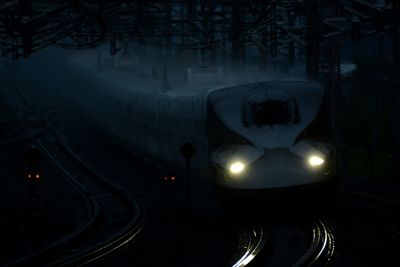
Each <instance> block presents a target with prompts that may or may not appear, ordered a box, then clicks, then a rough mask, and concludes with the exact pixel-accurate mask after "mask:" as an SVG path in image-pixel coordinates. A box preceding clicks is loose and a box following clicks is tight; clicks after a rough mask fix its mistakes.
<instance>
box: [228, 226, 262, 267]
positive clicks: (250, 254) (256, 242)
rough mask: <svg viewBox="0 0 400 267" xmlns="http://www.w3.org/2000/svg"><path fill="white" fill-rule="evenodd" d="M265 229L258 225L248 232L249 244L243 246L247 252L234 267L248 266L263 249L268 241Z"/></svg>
mask: <svg viewBox="0 0 400 267" xmlns="http://www.w3.org/2000/svg"><path fill="white" fill-rule="evenodd" d="M265 229H266V228H265V227H263V226H260V225H257V226H254V227H252V229H251V230H248V232H247V240H248V241H247V243H246V244H245V245H244V246H243V248H245V251H244V252H243V253H242V255H241V256H240V258H239V259H238V260H236V262H235V263H234V264H233V265H232V267H243V266H246V265H248V264H249V263H250V262H251V261H252V260H253V259H254V258H255V257H256V256H257V255H258V254H259V253H260V251H261V250H262V249H263V247H264V245H265V242H266V240H267V237H268V235H267V233H266V231H265Z"/></svg>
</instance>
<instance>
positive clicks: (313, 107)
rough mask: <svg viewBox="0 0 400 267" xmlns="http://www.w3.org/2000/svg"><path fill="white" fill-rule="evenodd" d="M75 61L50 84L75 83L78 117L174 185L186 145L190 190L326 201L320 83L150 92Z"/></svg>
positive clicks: (326, 147)
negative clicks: (169, 174) (160, 169)
mask: <svg viewBox="0 0 400 267" xmlns="http://www.w3.org/2000/svg"><path fill="white" fill-rule="evenodd" d="M82 62H83V61H82ZM82 62H81V61H79V60H72V61H71V62H70V63H68V64H69V65H68V64H65V65H68V66H69V67H63V69H62V72H60V73H59V77H64V80H65V83H66V86H69V87H70V88H71V87H73V86H75V85H74V84H73V83H74V80H76V86H77V87H79V88H81V89H77V93H76V94H77V96H78V97H77V98H78V99H79V100H80V101H82V104H83V106H84V107H85V109H86V112H87V113H89V114H91V115H90V116H91V118H92V119H93V120H95V121H96V122H97V123H98V124H99V125H100V126H101V127H102V128H103V129H106V130H107V131H108V132H109V133H110V134H111V135H112V136H113V137H115V138H117V139H118V140H120V141H121V142H122V143H123V144H125V145H126V146H127V147H129V148H131V149H132V151H134V152H135V153H136V154H139V155H140V156H143V157H144V158H146V159H149V160H156V161H157V162H158V163H159V165H161V166H164V167H165V168H166V169H169V170H172V171H174V172H175V173H176V175H177V178H178V179H179V178H181V180H184V179H185V171H186V161H185V159H184V158H183V156H182V155H181V154H180V149H181V147H182V145H183V144H185V143H190V144H192V145H193V147H194V148H195V150H196V153H195V154H194V156H193V157H192V158H191V162H190V166H191V182H192V183H193V184H194V185H195V186H198V188H199V187H200V188H201V187H202V186H204V187H207V186H210V185H211V186H213V187H217V188H218V189H220V190H219V191H220V192H222V193H221V194H224V195H227V196H233V197H239V196H241V195H245V196H246V197H249V196H251V197H253V196H255V195H261V196H262V197H264V196H265V197H268V196H272V197H275V196H277V197H280V196H283V195H287V194H289V195H296V196H297V195H304V196H311V195H316V196H318V198H320V199H321V198H327V197H331V194H330V192H332V189H333V188H334V187H335V177H336V160H335V157H336V156H335V147H334V146H333V143H332V131H331V119H330V114H329V109H328V103H327V99H326V92H325V90H324V87H323V86H322V85H321V84H319V83H316V82H311V81H305V80H272V81H262V82H249V83H241V84H236V85H229V86H221V87H218V88H211V89H210V88H208V89H205V90H179V91H177V90H175V91H174V90H171V91H167V92H163V91H161V90H156V89H151V88H152V85H153V84H154V81H149V83H148V85H146V84H145V83H146V81H142V82H139V79H136V80H137V81H138V82H132V80H133V81H135V79H131V80H129V81H128V82H124V79H125V78H124V77H122V76H121V77H119V76H118V75H120V74H119V73H118V70H115V73H111V72H110V71H107V70H105V69H103V70H101V71H99V70H98V69H96V67H95V66H96V64H95V63H93V64H91V65H90V66H89V67H88V66H87V64H86V63H85V64H86V65H85V64H83V63H82ZM39 63H40V62H39ZM29 71H30V72H27V73H32V71H34V68H31V69H30V70H29ZM50 71H52V70H51V69H49V72H50ZM42 72H43V71H42ZM32 75H33V74H32ZM111 76H112V78H110V77H111ZM57 77H58V76H57ZM65 77H74V79H70V80H66V78H65ZM67 83H69V84H68V85H67ZM83 88H85V90H83ZM178 179H177V180H178ZM328 192H329V194H328Z"/></svg>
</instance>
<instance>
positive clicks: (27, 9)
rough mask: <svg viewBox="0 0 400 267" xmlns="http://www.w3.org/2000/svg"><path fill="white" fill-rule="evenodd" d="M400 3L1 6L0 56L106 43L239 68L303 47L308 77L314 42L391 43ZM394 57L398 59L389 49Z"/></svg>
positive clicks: (236, 0) (187, 1)
mask: <svg viewBox="0 0 400 267" xmlns="http://www.w3.org/2000/svg"><path fill="white" fill-rule="evenodd" d="M398 32H399V0H392V1H383V0H374V1H372V0H340V1H337V0H299V1H289V0H253V1H248V0H222V1H217V0H208V1H206V0H164V1H153V0H149V1H140V0H136V1H134V0H130V1H128V0H111V1H105V0H70V1H61V0H54V1H50V0H41V1H33V0H14V1H7V0H3V1H1V2H0V48H1V49H2V54H3V56H11V57H13V58H15V59H17V58H19V57H21V56H22V57H29V56H30V55H31V54H32V53H34V52H35V51H38V50H39V49H42V48H44V47H46V46H49V45H52V44H57V45H59V46H61V47H64V48H78V49H79V48H88V47H95V46H97V45H99V44H101V43H104V42H109V43H110V52H111V54H115V53H117V52H118V51H120V50H121V49H122V48H123V47H124V46H125V45H126V44H127V43H129V42H137V43H140V44H146V45H151V46H156V47H163V48H168V47H174V48H178V49H198V50H201V52H202V55H203V56H204V57H209V59H210V60H212V59H213V56H215V54H213V51H215V50H216V49H221V50H223V51H225V52H226V53H227V54H228V55H230V56H231V57H232V59H233V60H234V61H235V62H238V63H244V61H245V59H246V56H245V55H246V49H247V48H248V47H251V46H252V47H254V48H256V49H258V51H259V55H260V61H261V62H265V60H266V59H267V58H269V57H276V56H284V57H287V58H288V59H289V61H291V62H292V61H294V59H295V56H296V51H297V49H304V50H305V54H306V59H307V72H308V73H309V75H310V76H311V77H317V76H318V75H319V72H320V70H321V44H322V43H323V42H325V41H327V42H328V43H330V42H331V40H334V39H335V38H340V37H342V36H344V35H351V36H352V38H353V40H354V41H355V42H357V41H358V40H360V38H363V37H365V36H371V35H374V34H375V35H382V34H387V33H392V34H393V41H394V42H395V43H398V34H399V33H398ZM394 54H395V55H397V57H399V56H398V55H399V52H398V48H397V46H396V45H394Z"/></svg>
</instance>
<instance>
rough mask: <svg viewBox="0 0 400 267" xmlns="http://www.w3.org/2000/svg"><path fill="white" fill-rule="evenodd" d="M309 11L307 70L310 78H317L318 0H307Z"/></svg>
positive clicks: (307, 9) (306, 7) (306, 4)
mask: <svg viewBox="0 0 400 267" xmlns="http://www.w3.org/2000/svg"><path fill="white" fill-rule="evenodd" d="M304 5H305V11H306V13H307V22H306V26H307V32H306V72H307V76H308V78H309V79H317V78H318V75H319V57H320V54H319V42H320V40H319V39H320V38H319V29H318V28H319V27H318V1H317V0H305V1H304Z"/></svg>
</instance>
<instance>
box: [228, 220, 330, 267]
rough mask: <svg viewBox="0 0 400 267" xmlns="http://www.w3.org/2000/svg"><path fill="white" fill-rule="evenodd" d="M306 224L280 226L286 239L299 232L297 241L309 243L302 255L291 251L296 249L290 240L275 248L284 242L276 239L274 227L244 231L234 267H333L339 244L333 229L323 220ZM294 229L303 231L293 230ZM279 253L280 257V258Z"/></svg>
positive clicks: (281, 232)
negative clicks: (334, 255) (270, 232)
mask: <svg viewBox="0 0 400 267" xmlns="http://www.w3.org/2000/svg"><path fill="white" fill-rule="evenodd" d="M303 224H304V223H300V224H294V225H292V226H289V227H283V228H282V226H279V228H281V230H280V231H278V232H280V234H284V235H285V234H287V233H288V232H292V234H293V231H295V232H296V231H297V232H298V233H297V238H295V239H299V238H300V237H303V239H308V241H304V246H303V247H304V250H303V252H302V253H301V254H299V253H298V251H297V252H296V250H293V249H290V247H292V246H293V245H292V244H290V243H289V242H288V241H287V240H286V241H284V242H283V243H281V244H280V245H278V246H274V245H272V243H274V240H272V239H282V237H281V236H280V235H279V234H278V235H276V236H274V234H269V230H271V231H274V230H273V229H274V226H267V225H257V226H252V227H248V228H244V229H243V231H242V233H241V234H240V238H239V246H238V249H237V253H236V256H235V257H234V259H235V261H234V263H233V264H231V265H230V266H232V267H243V266H252V267H254V266H262V267H266V266H277V265H278V266H293V267H311V266H331V263H332V256H333V253H334V251H335V241H334V236H333V233H332V231H331V229H330V227H329V225H328V224H327V223H326V222H324V221H322V220H312V221H310V222H308V223H305V225H303ZM300 225H302V226H300ZM294 226H297V228H299V229H303V230H299V229H297V230H293V229H290V228H293V227H294ZM276 227H278V226H275V228H276ZM300 232H301V233H300ZM276 241H277V240H275V243H276ZM267 243H269V245H267ZM277 250H279V251H277ZM280 250H282V251H280ZM291 250H293V251H291ZM282 252H283V253H282ZM277 253H278V254H279V255H276V254H277ZM292 253H293V254H292Z"/></svg>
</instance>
